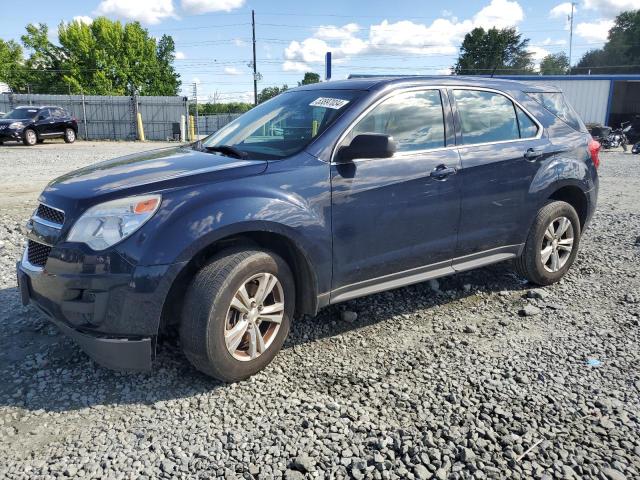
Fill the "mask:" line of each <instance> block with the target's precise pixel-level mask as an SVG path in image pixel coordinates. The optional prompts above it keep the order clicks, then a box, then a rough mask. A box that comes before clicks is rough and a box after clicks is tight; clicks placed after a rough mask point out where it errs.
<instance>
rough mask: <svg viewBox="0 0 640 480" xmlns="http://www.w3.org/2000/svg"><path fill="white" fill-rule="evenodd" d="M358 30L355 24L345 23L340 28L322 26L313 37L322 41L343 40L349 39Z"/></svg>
mask: <svg viewBox="0 0 640 480" xmlns="http://www.w3.org/2000/svg"><path fill="white" fill-rule="evenodd" d="M359 30H360V27H359V26H358V24H357V23H347V24H346V25H344V26H342V27H336V26H335V25H322V26H320V27H319V28H318V29H317V30H316V34H315V37H316V38H322V39H324V40H345V39H348V38H351V37H352V36H353V35H354V34H356V33H357V32H358V31H359Z"/></svg>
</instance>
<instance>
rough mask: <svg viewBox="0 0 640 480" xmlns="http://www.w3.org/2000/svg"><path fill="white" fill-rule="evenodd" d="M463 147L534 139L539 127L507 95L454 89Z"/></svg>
mask: <svg viewBox="0 0 640 480" xmlns="http://www.w3.org/2000/svg"><path fill="white" fill-rule="evenodd" d="M453 95H454V98H455V100H456V106H457V108H458V113H459V117H460V123H461V125H460V126H461V130H462V144H463V145H471V144H476V143H490V142H504V141H509V140H519V139H521V138H533V137H535V136H536V135H537V133H538V125H536V123H535V122H534V121H533V120H532V119H531V117H529V115H527V114H526V113H525V112H524V110H522V109H521V108H520V107H518V106H517V105H515V104H514V103H513V102H512V101H511V100H509V99H508V98H507V97H505V96H504V95H501V94H499V93H494V92H486V91H481V90H454V91H453Z"/></svg>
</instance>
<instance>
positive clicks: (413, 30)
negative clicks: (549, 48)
mask: <svg viewBox="0 0 640 480" xmlns="http://www.w3.org/2000/svg"><path fill="white" fill-rule="evenodd" d="M523 18H524V13H523V11H522V7H521V6H520V4H519V3H518V2H517V1H511V0H491V3H489V5H487V6H485V7H484V8H482V9H481V10H480V11H478V12H477V13H476V14H475V15H474V16H473V17H472V18H470V19H466V20H463V21H460V20H458V19H457V18H455V17H450V18H438V19H436V20H434V21H433V22H432V23H431V24H422V23H415V22H412V21H409V20H401V21H397V22H393V23H391V22H389V21H388V20H383V21H382V22H381V23H379V24H375V25H370V26H369V30H368V32H365V35H366V33H368V36H362V35H358V34H361V32H362V29H361V27H360V26H359V25H357V24H355V23H348V24H346V25H343V26H335V25H323V26H321V27H319V28H317V29H316V31H315V32H314V36H313V37H309V38H306V39H305V40H302V41H292V42H291V43H290V44H289V46H287V47H286V48H285V50H284V58H285V60H286V61H285V64H284V65H283V68H284V70H286V71H305V70H308V69H309V66H308V65H309V64H310V63H322V62H324V56H325V53H326V52H327V51H331V52H332V53H333V59H334V61H335V62H336V63H340V62H341V61H344V59H346V58H349V57H352V56H354V55H366V54H379V53H391V54H394V53H408V54H415V55H454V54H455V53H456V52H457V51H458V46H459V44H460V42H461V41H462V39H463V38H464V36H465V34H467V33H468V32H469V31H471V30H472V29H473V28H474V27H483V28H491V27H497V28H505V27H514V26H516V25H517V24H518V23H520V22H521V21H522V19H523Z"/></svg>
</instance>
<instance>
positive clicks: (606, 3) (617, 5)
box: [582, 0, 640, 18]
mask: <svg viewBox="0 0 640 480" xmlns="http://www.w3.org/2000/svg"><path fill="white" fill-rule="evenodd" d="M582 3H583V6H584V8H586V9H588V10H597V11H598V13H599V14H600V15H601V16H603V17H607V18H614V17H615V16H616V15H618V14H619V13H620V12H624V11H625V10H636V9H638V8H640V5H639V4H638V0H583V2H582Z"/></svg>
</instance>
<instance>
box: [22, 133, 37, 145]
mask: <svg viewBox="0 0 640 480" xmlns="http://www.w3.org/2000/svg"><path fill="white" fill-rule="evenodd" d="M25 134H26V136H27V143H28V144H29V145H35V144H36V142H37V141H38V138H37V137H36V132H34V131H33V130H27V131H26V133H25Z"/></svg>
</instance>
